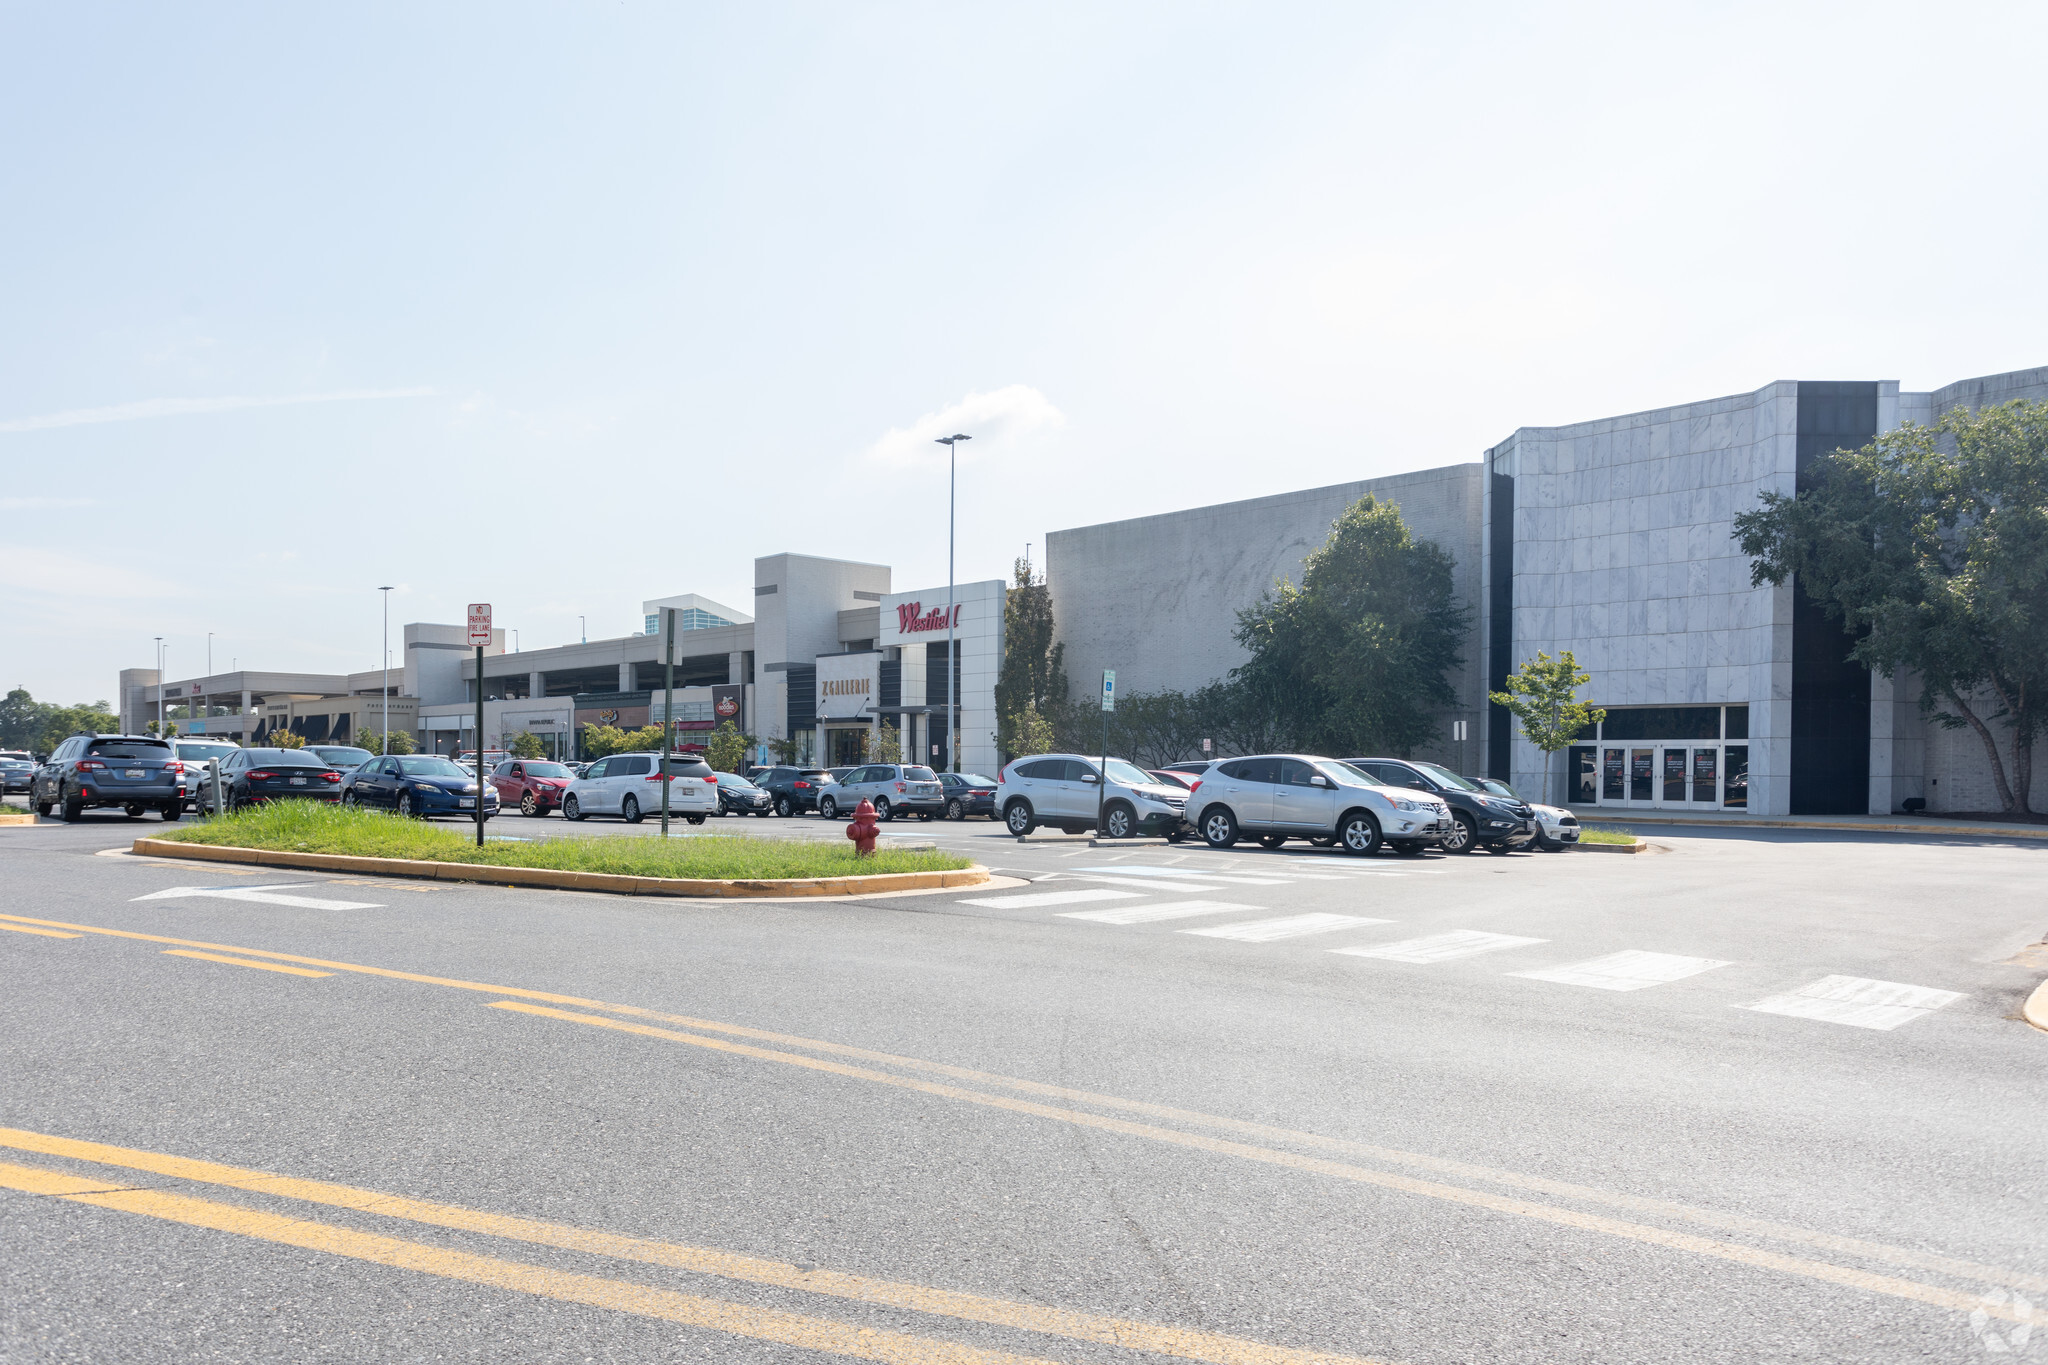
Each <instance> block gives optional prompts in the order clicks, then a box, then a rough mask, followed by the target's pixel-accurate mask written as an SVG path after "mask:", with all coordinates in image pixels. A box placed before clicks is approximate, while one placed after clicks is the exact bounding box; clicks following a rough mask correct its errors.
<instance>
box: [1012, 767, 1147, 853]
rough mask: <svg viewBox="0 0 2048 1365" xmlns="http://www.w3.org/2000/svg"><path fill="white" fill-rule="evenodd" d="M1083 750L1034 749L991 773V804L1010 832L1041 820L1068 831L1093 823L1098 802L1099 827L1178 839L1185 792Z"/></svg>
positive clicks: (1110, 832)
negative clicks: (993, 795)
mask: <svg viewBox="0 0 2048 1365" xmlns="http://www.w3.org/2000/svg"><path fill="white" fill-rule="evenodd" d="M1103 766H1104V765H1103V761H1102V760H1101V759H1100V758H1089V757H1087V756H1085V755H1083V754H1033V755H1032V756H1031V757H1030V758H1020V759H1017V760H1016V761H1015V762H1013V763H1011V764H1010V765H1009V766H1008V767H1006V768H1004V769H1003V770H1002V771H1001V772H999V773H997V774H996V809H997V810H998V811H999V812H1001V814H1002V818H1003V824H1004V825H1005V826H1007V827H1008V829H1009V831H1010V833H1012V834H1014V835H1017V836H1018V837H1019V838H1022V837H1023V836H1024V835H1026V834H1029V833H1030V832H1031V831H1032V830H1034V829H1036V828H1038V826H1040V825H1053V826H1056V827H1058V828H1060V829H1063V830H1065V831H1066V832H1067V833H1069V834H1079V833H1080V832H1081V831H1083V830H1088V829H1094V828H1095V816H1096V810H1097V808H1098V806H1099V807H1100V809H1101V813H1102V832H1103V833H1104V834H1105V835H1107V836H1109V837H1110V838H1112V839H1128V838H1130V837H1131V836H1132V835H1134V834H1143V833H1146V832H1148V831H1149V832H1152V833H1156V834H1164V835H1165V836H1166V837H1167V838H1169V839H1178V838H1180V834H1181V812H1182V807H1183V806H1184V805H1185V804H1186V800H1187V793H1186V792H1184V791H1182V790H1180V789H1179V788H1177V787H1170V786H1168V785H1167V784H1166V783H1164V782H1161V781H1160V780H1159V779H1158V778H1156V777H1154V776H1152V774H1150V773H1148V772H1145V771H1144V770H1143V769H1141V768H1139V767H1137V766H1136V765H1135V764H1132V763H1128V762H1126V761H1124V760H1123V759H1121V758H1112V759H1110V760H1109V763H1108V771H1109V782H1108V784H1107V785H1105V784H1104V783H1103V781H1102V770H1103Z"/></svg>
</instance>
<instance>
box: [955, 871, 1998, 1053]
mask: <svg viewBox="0 0 2048 1365" xmlns="http://www.w3.org/2000/svg"><path fill="white" fill-rule="evenodd" d="M1330 866H1331V865H1330V864H1322V863H1319V864H1317V865H1316V867H1315V870H1314V871H1313V872H1308V871H1304V872H1292V871H1287V872H1280V871H1276V872H1275V873H1273V874H1270V875H1268V874H1251V873H1245V872H1240V871H1237V870H1235V869H1234V868H1232V867H1230V866H1228V865H1226V866H1224V867H1222V868H1219V869H1218V870H1216V871H1209V870H1207V868H1184V867H1180V866H1159V865H1149V864H1118V865H1105V866H1096V867H1077V868H1069V869H1066V870H1064V871H1061V872H1058V873H1054V874H1051V875H1050V876H1047V877H1040V878H1038V879H1037V880H1036V881H1035V882H1034V883H1033V888H1032V889H1029V890H1024V891H1022V892H1009V893H1003V894H999V895H988V896H976V897H971V898H968V899H964V900H962V901H960V902H959V903H960V904H962V905H969V906H974V907H976V908H978V909H985V910H998V911H1034V912H1035V911H1041V910H1051V911H1053V912H1054V915H1055V917H1056V918H1058V919H1065V920H1074V921H1078V922H1079V923H1082V924H1086V925H1094V926H1101V927H1105V928H1143V927H1145V926H1152V925H1158V926H1160V927H1162V928H1165V929H1167V930H1169V931H1171V932H1173V933H1176V934H1180V935H1186V936H1188V937H1192V938H1202V939H1212V940H1215V939H1220V940H1224V941H1227V942H1231V943H1236V944H1247V945H1266V944H1275V945H1280V944H1291V943H1293V941H1295V940H1303V939H1314V938H1318V937H1321V936H1324V935H1335V934H1341V933H1355V934H1360V935H1370V937H1368V938H1364V939H1362V940H1361V941H1358V942H1350V943H1341V942H1340V943H1339V944H1338V945H1336V946H1332V947H1323V945H1320V944H1303V945H1302V946H1303V947H1305V948H1309V949H1311V950H1320V951H1325V952H1328V953H1330V954H1332V955H1334V956H1338V957H1343V958H1347V959H1351V960H1354V961H1358V962H1360V963H1361V966H1364V965H1366V964H1380V965H1381V966H1382V969H1384V970H1395V971H1401V970H1406V969H1409V968H1422V969H1433V968H1440V967H1444V966H1445V964H1455V963H1463V962H1466V961H1468V960H1472V959H1479V958H1490V957H1491V956H1492V955H1494V954H1506V955H1507V957H1505V958H1504V959H1503V964H1502V965H1501V966H1491V967H1488V968H1486V969H1484V970H1490V971H1494V972H1498V973H1499V977H1505V978H1515V979H1519V980H1525V981H1533V982H1541V983H1545V984H1546V985H1549V986H1566V987H1574V988H1579V989H1583V990H1597V991H1609V992H1628V993H1633V992H1638V991H1649V990H1654V989H1656V988H1659V987H1667V986H1673V985H1675V983H1678V982H1683V981H1689V980H1691V979H1693V978H1696V977H1701V976H1705V975H1707V974H1708V973H1719V972H1721V971H1722V970H1723V969H1726V968H1732V967H1737V966H1738V965H1740V964H1738V963H1736V962H1734V961H1732V960H1728V959H1724V958H1713V957H1698V956H1692V955H1688V954H1681V953H1668V952H1659V951H1656V950H1653V949H1649V948H1640V947H1629V948H1622V949H1619V950H1616V951H1611V952H1607V953H1605V954H1602V955H1600V956H1596V957H1586V958H1572V959H1570V960H1566V961H1562V962H1558V961H1553V962H1551V963H1547V964H1546V963H1543V962H1541V961H1538V962H1536V963H1530V962H1529V961H1528V956H1527V955H1529V954H1533V953H1535V952H1536V950H1539V949H1545V948H1549V949H1551V952H1550V954H1548V955H1551V956H1553V957H1555V956H1562V954H1557V953H1556V952H1555V949H1556V948H1557V947H1560V946H1562V945H1559V944H1553V943H1552V941H1551V940H1550V939H1546V938H1539V937H1534V936H1531V935H1527V934H1511V933H1504V932H1501V931H1499V930H1495V929H1480V928H1469V929H1450V930H1442V931H1438V932H1434V933H1427V934H1422V935H1413V934H1412V933H1411V934H1410V935H1409V936H1402V935H1400V934H1399V932H1398V930H1394V931H1391V932H1390V931H1389V929H1388V926H1393V925H1397V924H1398V923H1399V921H1398V920H1396V919H1391V918H1386V917H1382V916H1371V915H1360V914H1349V913H1336V912H1330V911H1312V912H1297V913H1292V914H1281V915H1269V916H1267V917H1264V918H1246V917H1245V916H1246V915H1247V913H1251V914H1253V915H1256V912H1257V911H1259V910H1261V909H1269V908H1272V907H1266V906H1260V905H1254V904H1248V903H1246V902H1243V901H1235V900H1225V899H1208V898H1204V897H1201V896H1199V895H1191V894H1190V893H1200V892H1217V891H1222V892H1225V893H1226V894H1227V893H1228V892H1229V891H1231V890H1233V889H1235V888H1239V887H1244V888H1250V887H1267V886H1273V887H1286V886H1289V885H1291V884H1292V883H1294V882H1297V881H1318V882H1329V881H1342V880H1344V879H1345V877H1347V876H1349V877H1351V878H1352V879H1353V880H1354V881H1356V882H1359V883H1364V882H1367V881H1371V880H1376V879H1378V878H1382V877H1400V876H1403V875H1405V874H1406V873H1408V872H1411V871H1413V872H1436V873H1441V872H1442V869H1437V868H1413V867H1409V866H1405V865H1402V864H1378V865H1374V864H1364V865H1362V866H1360V867H1359V869H1358V870H1356V871H1352V870H1351V867H1352V865H1349V864H1344V863H1338V864H1335V866H1336V867H1337V868H1340V869H1344V870H1343V871H1341V872H1339V871H1330V870H1327V869H1328V868H1329V867H1330ZM1049 882H1050V883H1052V885H1048V883H1049ZM1061 882H1065V883H1066V884H1065V885H1060V883H1061ZM1077 882H1087V883H1091V885H1086V886H1082V885H1076V884H1075V883H1077ZM1054 887H1057V889H1054ZM1039 888H1044V889H1039ZM1303 890H1304V892H1306V891H1307V888H1303ZM1325 891H1326V889H1325V888H1318V891H1317V894H1324V893H1325ZM1239 894H1243V893H1242V892H1239ZM1389 894H1393V892H1392V888H1389ZM1432 894H1433V893H1432ZM1280 899H1282V900H1283V901H1284V900H1285V899H1286V897H1285V896H1284V895H1283V896H1282V897H1281V898H1280ZM1065 907H1073V908H1071V909H1069V908H1065ZM1200 920H1210V921H1212V922H1210V923H1206V924H1204V923H1193V924H1188V925H1187V926H1186V927H1182V924H1181V922H1182V921H1200ZM1439 922H1441V921H1439ZM1517 959H1519V962H1520V964H1521V965H1518V966H1517V965H1512V964H1514V963H1515V962H1516V960H1517ZM1751 965H1752V967H1753V966H1754V964H1751ZM1737 976H1739V973H1738V974H1737ZM1496 979H1499V978H1496ZM1716 979H1719V978H1718V977H1717V978H1716ZM1734 979H1736V978H1735V977H1731V978H1730V980H1731V981H1732V980H1734ZM1715 989H1727V987H1720V988H1715ZM1964 998H1966V997H1965V996H1964V994H1963V993H1962V992H1959V991H1950V990H1942V989H1938V988H1935V987H1930V986H1913V985H1907V984H1904V983H1901V982H1894V981H1876V980H1871V979H1867V978H1864V977H1853V976H1828V977H1823V978H1821V979H1820V980H1818V981H1815V982H1812V983H1811V984H1809V985H1805V986H1800V987H1798V988H1796V989H1791V990H1787V991H1785V992H1784V993H1782V994H1777V995H1769V996H1765V997H1764V998H1762V999H1759V1000H1752V1001H1747V1002H1740V1001H1730V1002H1728V1003H1730V1004H1734V1005H1735V1006H1736V1007H1737V1008H1740V1009H1744V1010H1748V1011H1751V1012H1754V1013H1758V1014H1770V1015H1782V1016H1787V1017H1790V1018H1795V1019H1802V1020H1810V1021H1817V1022H1822V1023H1832V1024H1843V1025H1847V1026H1850V1027H1854V1028H1863V1029H1879V1030H1890V1029H1895V1028H1898V1027H1900V1026H1901V1025H1903V1024H1907V1023H1911V1022H1914V1021H1916V1020H1921V1019H1925V1018H1927V1017H1929V1016H1930V1015H1933V1014H1934V1013H1936V1012H1937V1011H1939V1010H1941V1009H1944V1008H1946V1007H1947V1006H1950V1005H1953V1004H1955V1003H1956V1002H1957V1001H1959V1000H1962V999H1964Z"/></svg>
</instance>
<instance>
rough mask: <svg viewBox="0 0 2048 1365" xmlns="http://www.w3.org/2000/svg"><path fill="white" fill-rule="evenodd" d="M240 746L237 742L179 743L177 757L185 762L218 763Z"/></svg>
mask: <svg viewBox="0 0 2048 1365" xmlns="http://www.w3.org/2000/svg"><path fill="white" fill-rule="evenodd" d="M240 747H241V746H240V745H237V744H180V745H179V746H178V757H179V758H182V759H183V760H185V761H186V762H187V763H218V762H220V760H222V759H224V758H226V757H227V756H228V755H229V754H231V753H233V752H234V751H235V750H236V749H238V748H240Z"/></svg>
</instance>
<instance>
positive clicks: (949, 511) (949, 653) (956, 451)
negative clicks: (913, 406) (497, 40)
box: [936, 431, 974, 773]
mask: <svg viewBox="0 0 2048 1365" xmlns="http://www.w3.org/2000/svg"><path fill="white" fill-rule="evenodd" d="M973 439H974V438H973V437H972V436H965V435H962V434H961V433H960V432H957V431H956V432H954V433H953V434H952V435H951V436H941V437H939V438H938V440H937V442H936V444H938V445H942V446H944V447H945V448H946V757H947V758H948V759H950V760H951V762H950V764H949V765H948V769H949V771H951V772H956V773H957V772H959V771H960V714H959V709H958V707H957V706H956V705H955V698H954V696H953V679H954V678H955V677H957V676H958V675H959V669H958V667H957V666H956V664H955V661H954V659H953V509H954V507H955V506H956V505H957V504H958V501H959V499H958V497H957V496H956V494H957V492H958V489H959V474H960V461H959V455H960V442H962V441H971V440H973Z"/></svg>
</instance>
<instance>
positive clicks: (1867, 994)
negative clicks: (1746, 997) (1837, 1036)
mask: <svg viewBox="0 0 2048 1365" xmlns="http://www.w3.org/2000/svg"><path fill="white" fill-rule="evenodd" d="M1962 998H1963V993H1962V992H1961V991H1943V990H1936V989H1935V988H1933V987H1932V986H1908V985H1905V984H1903V983H1901V982H1897V981H1872V980H1870V979H1869V978H1867V977H1861V976H1824V977H1822V978H1821V979H1820V980H1818V981H1816V982H1814V983H1813V984H1812V985H1810V986H1802V987H1800V988H1799V989H1798V990H1796V991H1793V992H1791V993H1789V994H1787V995H1773V996H1769V997H1767V998H1765V999H1763V1000H1759V1001H1757V1002H1756V1003H1755V1004H1753V1005H1737V1006H1735V1008H1736V1009H1739V1010H1755V1011H1757V1012H1758V1013H1760V1014H1789V1015H1791V1016H1792V1017H1793V1018H1795V1019H1818V1020H1821V1021H1822V1022H1824V1023H1829V1024H1847V1025H1849V1026H1850V1027H1852V1028H1875V1029H1895V1028H1897V1027H1898V1026H1899V1025H1901V1024H1910V1023H1912V1022H1913V1021H1914V1020H1915V1019H1923V1018H1925V1017H1926V1016H1928V1015H1930V1014H1932V1013H1934V1012H1935V1011H1936V1010H1938V1009H1940V1008H1942V1007H1943V1006H1944V1005H1953V1004H1954V1003H1955V1002H1956V1001H1958V1000H1960V999H1962Z"/></svg>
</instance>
